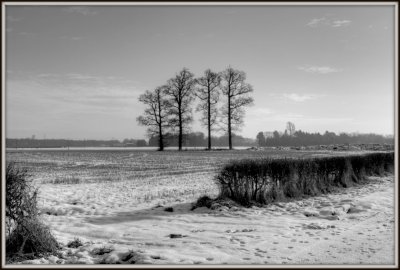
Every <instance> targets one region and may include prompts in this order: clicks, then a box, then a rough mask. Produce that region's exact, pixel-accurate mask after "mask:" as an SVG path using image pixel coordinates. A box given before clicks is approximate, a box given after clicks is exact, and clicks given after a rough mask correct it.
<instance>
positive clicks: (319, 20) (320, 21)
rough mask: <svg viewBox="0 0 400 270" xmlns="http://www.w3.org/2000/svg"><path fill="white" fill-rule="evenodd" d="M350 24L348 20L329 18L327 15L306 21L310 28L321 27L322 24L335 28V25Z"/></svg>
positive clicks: (343, 25)
mask: <svg viewBox="0 0 400 270" xmlns="http://www.w3.org/2000/svg"><path fill="white" fill-rule="evenodd" d="M350 24H351V21H350V20H339V19H331V18H329V16H327V17H322V18H314V19H311V21H309V22H308V23H307V26H309V27H312V28H316V27H323V26H325V27H335V28H337V27H346V26H349V25H350Z"/></svg>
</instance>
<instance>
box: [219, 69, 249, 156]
mask: <svg viewBox="0 0 400 270" xmlns="http://www.w3.org/2000/svg"><path fill="white" fill-rule="evenodd" d="M245 80H246V73H245V72H243V71H240V70H235V69H233V68H231V67H228V68H227V69H226V70H224V71H223V72H222V93H223V95H224V96H226V99H227V103H226V104H225V106H224V108H223V114H224V116H225V118H224V119H225V120H226V124H227V129H228V140H229V149H232V130H233V129H239V128H240V126H241V125H243V117H244V113H245V112H244V107H245V106H248V105H251V104H252V103H253V98H252V97H250V96H249V94H250V93H251V92H253V87H252V86H251V85H250V84H248V83H246V82H245Z"/></svg>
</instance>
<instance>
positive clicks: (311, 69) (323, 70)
mask: <svg viewBox="0 0 400 270" xmlns="http://www.w3.org/2000/svg"><path fill="white" fill-rule="evenodd" d="M297 69H299V70H302V71H305V72H308V73H315V74H329V73H335V72H340V71H341V70H340V69H337V68H334V67H329V66H310V65H306V66H300V67H298V68H297Z"/></svg>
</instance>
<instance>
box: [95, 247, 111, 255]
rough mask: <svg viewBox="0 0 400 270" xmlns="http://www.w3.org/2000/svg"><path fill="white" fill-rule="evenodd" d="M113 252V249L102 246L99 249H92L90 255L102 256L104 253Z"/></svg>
mask: <svg viewBox="0 0 400 270" xmlns="http://www.w3.org/2000/svg"><path fill="white" fill-rule="evenodd" d="M113 251H114V248H113V247H111V246H110V247H106V246H103V247H100V248H94V249H93V250H92V254H93V255H104V254H106V253H111V252H113Z"/></svg>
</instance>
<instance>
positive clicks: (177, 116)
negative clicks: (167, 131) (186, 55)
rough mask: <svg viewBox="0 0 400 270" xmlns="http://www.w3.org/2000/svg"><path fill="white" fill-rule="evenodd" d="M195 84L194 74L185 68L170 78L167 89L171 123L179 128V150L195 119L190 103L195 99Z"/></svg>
mask: <svg viewBox="0 0 400 270" xmlns="http://www.w3.org/2000/svg"><path fill="white" fill-rule="evenodd" d="M195 85H196V80H195V79H194V74H193V73H191V72H190V71H189V70H188V69H187V68H183V69H182V70H181V71H180V72H179V73H178V74H177V75H176V76H175V78H172V79H170V80H168V83H167V87H166V91H165V93H166V95H167V96H169V98H170V100H169V102H170V110H169V114H170V119H169V121H170V124H171V125H172V126H175V127H177V128H178V129H179V136H178V147H179V150H182V141H183V133H184V131H188V128H189V126H188V125H189V123H190V122H192V120H193V118H192V108H191V107H190V104H191V103H192V101H193V100H194V95H193V94H194V88H195Z"/></svg>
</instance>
